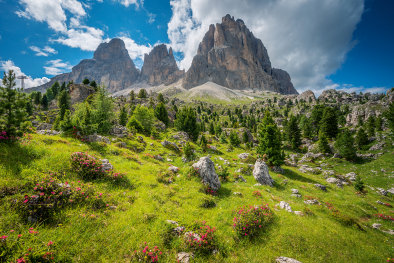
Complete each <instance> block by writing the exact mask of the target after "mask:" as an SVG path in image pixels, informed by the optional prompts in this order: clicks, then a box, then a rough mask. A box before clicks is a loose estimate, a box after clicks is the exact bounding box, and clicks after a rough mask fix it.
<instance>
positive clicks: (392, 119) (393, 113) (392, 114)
mask: <svg viewBox="0 0 394 263" xmlns="http://www.w3.org/2000/svg"><path fill="white" fill-rule="evenodd" d="M385 115H386V119H387V121H388V123H389V128H390V130H391V133H392V136H393V138H394V102H391V103H390V105H389V110H388V111H386V114H385Z"/></svg>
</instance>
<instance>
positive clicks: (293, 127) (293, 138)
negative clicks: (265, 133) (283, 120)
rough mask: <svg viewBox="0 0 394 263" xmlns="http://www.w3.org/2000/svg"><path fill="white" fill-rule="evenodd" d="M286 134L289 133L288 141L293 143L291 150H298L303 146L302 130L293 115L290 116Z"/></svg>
mask: <svg viewBox="0 0 394 263" xmlns="http://www.w3.org/2000/svg"><path fill="white" fill-rule="evenodd" d="M286 133H287V134H286V135H287V140H288V141H289V142H291V148H292V149H293V150H295V149H297V148H298V147H299V146H300V145H301V144H302V143H301V131H300V128H299V127H298V121H297V118H296V117H295V116H293V115H291V116H290V121H289V123H288V124H287V127H286Z"/></svg>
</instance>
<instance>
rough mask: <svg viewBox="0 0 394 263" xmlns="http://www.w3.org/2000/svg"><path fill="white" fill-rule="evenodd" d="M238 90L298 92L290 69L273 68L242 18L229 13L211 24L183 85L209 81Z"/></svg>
mask: <svg viewBox="0 0 394 263" xmlns="http://www.w3.org/2000/svg"><path fill="white" fill-rule="evenodd" d="M209 81H210V82H214V83H216V84H218V85H221V86H224V87H227V88H230V89H236V90H245V89H257V90H268V91H275V92H278V93H281V94H298V92H297V91H296V90H295V89H294V87H293V84H292V83H291V79H290V76H289V74H287V72H285V71H283V70H280V69H274V68H272V67H271V62H270V59H269V57H268V52H267V49H266V48H265V47H264V45H263V43H262V42H261V40H260V39H257V38H256V37H255V36H254V35H253V33H252V32H250V31H249V29H248V28H247V27H246V26H245V24H244V22H243V21H242V20H240V19H238V20H237V21H235V20H234V18H233V17H231V16H230V15H227V16H225V17H223V18H222V23H221V24H216V26H215V25H210V27H209V30H208V32H207V33H206V34H205V36H204V38H203V40H202V42H201V43H200V45H199V47H198V50H197V55H196V56H195V57H194V58H193V62H192V65H191V67H190V68H189V70H188V71H187V73H186V74H185V77H184V79H183V84H182V85H183V88H185V89H191V88H193V87H196V86H200V85H202V84H204V83H206V82H209Z"/></svg>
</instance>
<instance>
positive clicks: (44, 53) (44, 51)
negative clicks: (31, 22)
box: [29, 46, 57, 57]
mask: <svg viewBox="0 0 394 263" xmlns="http://www.w3.org/2000/svg"><path fill="white" fill-rule="evenodd" d="M29 48H30V49H31V50H33V51H34V52H36V54H35V55H36V56H38V57H39V56H44V57H47V56H49V55H50V54H57V51H56V50H55V49H54V48H51V47H50V46H45V47H44V48H43V49H41V48H39V47H36V46H30V47H29Z"/></svg>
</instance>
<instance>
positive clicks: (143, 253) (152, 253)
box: [132, 242, 163, 262]
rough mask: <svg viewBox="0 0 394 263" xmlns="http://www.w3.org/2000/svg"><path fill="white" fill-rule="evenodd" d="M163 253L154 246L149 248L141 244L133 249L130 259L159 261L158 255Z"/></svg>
mask: <svg viewBox="0 0 394 263" xmlns="http://www.w3.org/2000/svg"><path fill="white" fill-rule="evenodd" d="M162 254H163V252H161V251H160V249H159V248H158V247H157V246H155V247H153V249H149V246H147V245H146V242H145V245H144V246H143V245H141V246H140V248H139V249H138V250H135V251H134V253H133V255H132V259H133V261H136V262H159V258H160V256H161V255H162Z"/></svg>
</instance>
